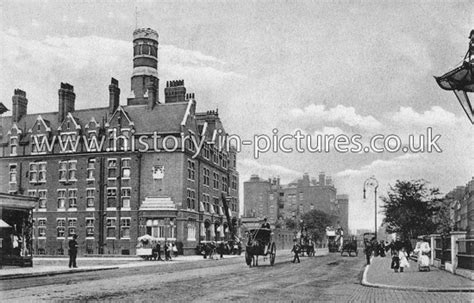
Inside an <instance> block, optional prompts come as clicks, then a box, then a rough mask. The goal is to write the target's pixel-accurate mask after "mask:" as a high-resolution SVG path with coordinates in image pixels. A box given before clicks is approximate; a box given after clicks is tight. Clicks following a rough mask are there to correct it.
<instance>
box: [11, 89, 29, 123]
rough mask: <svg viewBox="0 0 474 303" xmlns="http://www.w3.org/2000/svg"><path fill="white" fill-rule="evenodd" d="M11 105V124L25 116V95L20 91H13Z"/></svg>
mask: <svg viewBox="0 0 474 303" xmlns="http://www.w3.org/2000/svg"><path fill="white" fill-rule="evenodd" d="M12 105H13V110H12V116H13V122H18V121H20V120H21V118H22V117H23V116H25V115H26V109H27V106H28V99H26V93H25V92H24V91H22V90H21V89H15V90H14V92H13V97H12Z"/></svg>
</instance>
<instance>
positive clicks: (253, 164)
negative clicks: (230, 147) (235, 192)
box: [238, 159, 303, 182]
mask: <svg viewBox="0 0 474 303" xmlns="http://www.w3.org/2000/svg"><path fill="white" fill-rule="evenodd" d="M238 165H239V172H240V175H241V178H244V179H243V182H245V181H247V180H248V178H249V177H250V176H251V175H253V174H257V175H259V176H260V177H261V178H264V179H265V178H270V177H276V176H279V177H280V179H281V180H282V182H290V181H293V179H294V178H297V177H301V176H302V175H303V173H301V172H299V171H296V170H293V169H290V168H287V167H284V166H281V165H276V164H270V165H265V164H261V163H259V162H257V161H256V160H254V159H242V160H239V162H238Z"/></svg>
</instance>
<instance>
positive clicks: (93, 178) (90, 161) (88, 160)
mask: <svg viewBox="0 0 474 303" xmlns="http://www.w3.org/2000/svg"><path fill="white" fill-rule="evenodd" d="M91 163H92V167H90V166H89V164H91ZM95 163H96V160H95V158H89V159H87V177H86V180H87V181H94V180H95V177H94V172H95ZM90 172H92V177H90V176H89V175H90Z"/></svg>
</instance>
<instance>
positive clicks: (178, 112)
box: [0, 29, 239, 255]
mask: <svg viewBox="0 0 474 303" xmlns="http://www.w3.org/2000/svg"><path fill="white" fill-rule="evenodd" d="M108 88H109V100H108V101H109V102H108V103H109V105H108V106H107V107H101V108H89V109H83V110H76V109H75V98H76V95H75V93H74V87H73V86H72V85H70V84H67V83H61V85H60V88H59V91H58V95H59V98H58V101H59V102H58V111H57V112H47V113H41V114H28V113H27V105H28V100H27V96H26V93H25V92H24V91H22V90H20V89H15V90H14V95H13V98H12V116H6V117H0V119H1V123H0V125H1V129H0V191H4V192H8V193H11V194H24V195H29V196H34V197H38V198H39V205H38V207H37V208H36V209H35V210H34V221H35V222H34V250H35V253H36V254H48V255H56V254H65V253H66V249H65V248H66V246H67V245H66V244H67V241H68V239H69V238H70V237H71V236H72V235H74V234H77V235H78V242H79V253H85V254H97V253H99V254H135V247H136V245H137V238H138V237H140V236H143V235H144V234H150V235H151V236H153V237H155V238H158V239H159V240H161V241H165V240H169V241H177V242H178V247H179V248H180V249H181V248H182V250H183V252H185V253H188V252H191V251H193V249H194V247H195V246H196V245H197V243H199V241H201V240H206V239H207V240H210V239H219V238H225V237H228V236H229V235H228V234H229V226H228V224H227V220H226V219H227V217H228V218H230V219H232V220H231V221H232V222H234V223H235V222H237V216H238V213H239V201H238V196H239V195H238V190H239V188H238V184H239V175H238V172H237V170H236V160H237V159H236V152H235V149H233V148H230V147H228V146H227V145H226V141H225V140H211V138H216V136H215V135H216V133H218V134H220V135H221V137H223V136H224V135H225V134H226V132H225V129H224V127H223V124H222V122H221V120H220V118H219V115H218V112H217V111H206V112H196V100H195V98H194V94H193V93H187V92H186V87H185V85H184V80H175V81H168V82H166V87H165V88H164V93H165V94H164V95H165V100H164V102H163V101H160V100H159V97H158V96H159V78H158V34H157V32H156V31H154V30H152V29H137V30H135V31H134V33H133V73H132V77H131V90H130V94H129V95H128V98H127V99H126V105H120V101H121V96H120V92H121V89H120V88H119V83H118V81H117V80H115V79H113V78H112V80H111V83H110V85H109V87H108ZM94 102H95V100H90V103H91V104H92V103H94ZM223 199H226V201H227V203H226V204H227V205H228V213H227V214H225V209H224V205H223ZM227 215H228V216H227Z"/></svg>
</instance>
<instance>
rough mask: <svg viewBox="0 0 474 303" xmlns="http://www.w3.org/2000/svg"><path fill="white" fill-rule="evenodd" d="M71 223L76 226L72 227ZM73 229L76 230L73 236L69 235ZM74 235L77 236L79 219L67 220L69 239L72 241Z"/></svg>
mask: <svg viewBox="0 0 474 303" xmlns="http://www.w3.org/2000/svg"><path fill="white" fill-rule="evenodd" d="M71 222H74V224H72V225H71ZM71 228H73V229H74V233H73V234H71V233H69V230H70V229H71ZM73 235H77V218H68V219H67V237H68V239H72V236H73Z"/></svg>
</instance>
